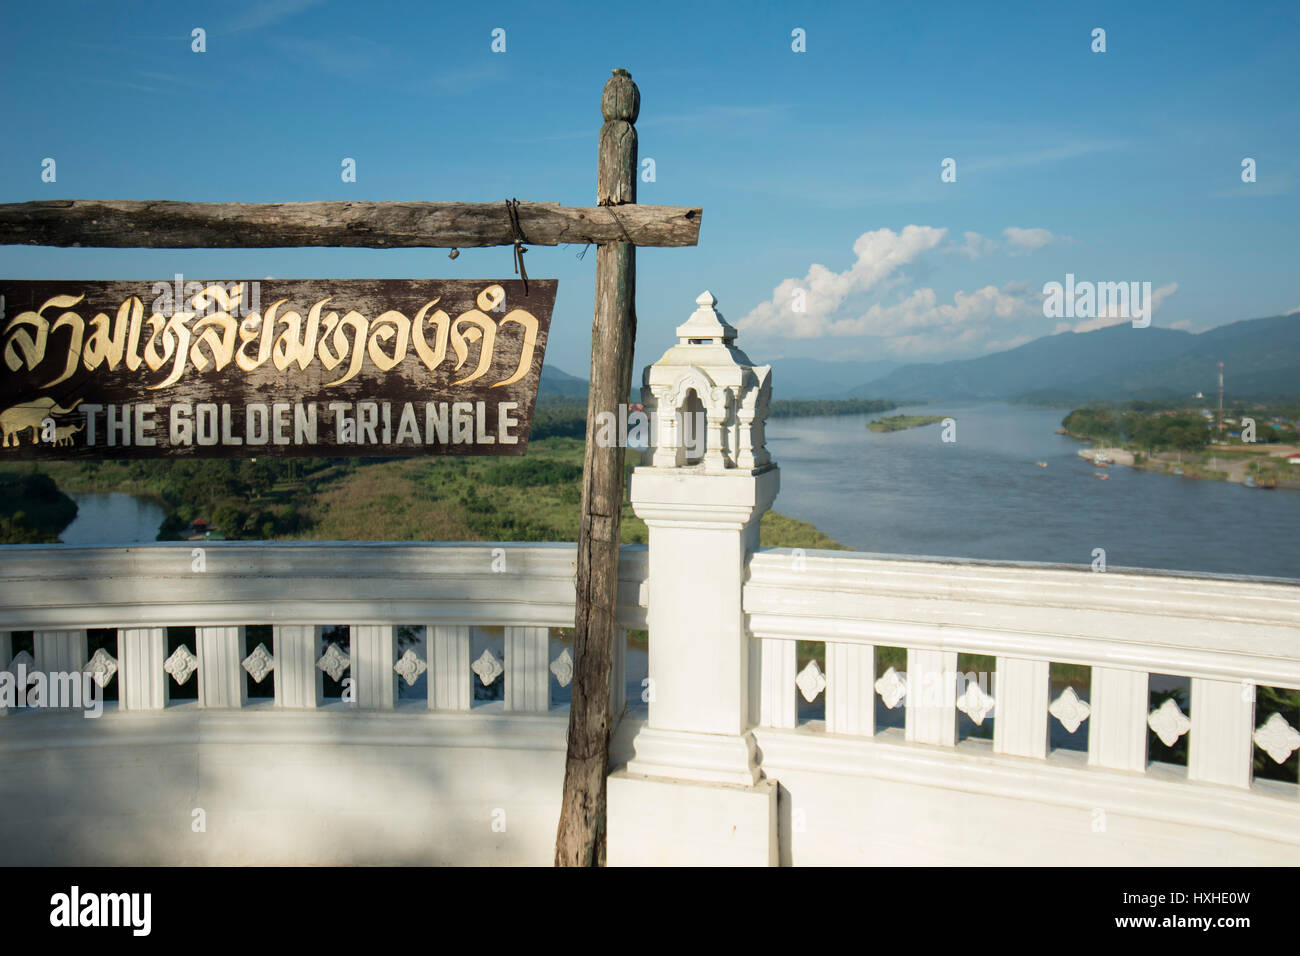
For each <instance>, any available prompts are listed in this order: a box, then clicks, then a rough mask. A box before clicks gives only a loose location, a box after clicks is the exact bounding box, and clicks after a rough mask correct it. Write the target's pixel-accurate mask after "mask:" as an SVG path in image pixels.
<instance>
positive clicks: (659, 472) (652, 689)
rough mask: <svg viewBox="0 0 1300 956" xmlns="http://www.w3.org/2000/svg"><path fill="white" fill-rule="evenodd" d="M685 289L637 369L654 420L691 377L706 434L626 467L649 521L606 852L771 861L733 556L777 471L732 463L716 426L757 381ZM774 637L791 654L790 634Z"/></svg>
mask: <svg viewBox="0 0 1300 956" xmlns="http://www.w3.org/2000/svg"><path fill="white" fill-rule="evenodd" d="M695 303H696V305H697V306H698V308H696V310H695V312H694V313H692V315H691V316H690V318H689V319H688V320H687V321H686V322H685V323H684V324H683V325H681V326H678V328H677V339H678V342H677V345H676V346H674V347H672V348H670V349H669V350H668V351H667V352H666V353H665V354H664V356H663V357H662V358H661V359H660V360H659V361H658V362H656V363H655V364H653V365H651V366H650V367H649V368H647V369H646V370H645V374H644V376H643V377H642V384H643V386H644V387H643V388H642V390H641V394H642V397H643V399H644V400H645V401H646V403H647V406H648V408H647V411H648V412H650V413H651V414H652V415H654V416H657V417H658V419H659V421H660V423H661V425H662V424H663V423H664V419H665V418H667V417H668V416H669V414H670V413H672V412H677V411H682V410H684V409H683V408H682V405H683V404H684V403H685V402H684V400H685V396H687V395H689V394H690V392H691V391H694V392H695V393H696V394H697V395H698V396H699V397H700V400H701V401H702V402H703V403H704V405H705V408H706V409H707V410H708V412H709V421H708V447H707V448H706V449H705V455H704V458H703V460H702V461H701V462H699V463H698V464H696V465H693V466H692V465H686V463H685V460H684V459H683V458H682V457H681V456H680V455H679V454H678V453H677V451H678V448H679V446H680V441H679V436H677V435H675V434H672V435H663V434H661V435H660V436H659V437H658V438H657V439H656V442H655V454H654V455H652V456H651V461H652V463H653V464H652V466H650V467H641V468H637V469H635V470H634V471H633V472H632V479H631V489H630V491H631V495H630V497H631V501H632V509H633V510H634V511H635V512H636V514H637V516H638V517H640V518H642V519H643V520H644V521H645V523H646V525H647V526H648V527H649V529H650V543H649V572H650V573H649V581H648V590H649V595H648V601H647V605H648V612H647V621H648V624H649V629H650V650H649V674H648V676H649V684H648V687H647V688H646V689H647V691H648V695H647V697H648V703H649V716H648V719H647V722H646V725H645V726H643V727H642V728H641V729H640V731H639V732H638V733H637V735H636V738H635V739H634V740H633V749H634V753H635V756H633V758H632V759H631V760H629V761H628V764H627V768H626V770H623V771H620V772H618V773H615V774H612V775H611V776H610V778H609V782H608V804H607V810H608V842H607V850H606V860H607V862H608V863H609V864H610V865H629V864H631V865H637V864H642V865H644V864H657V863H673V864H677V865H682V864H687V865H689V864H691V863H707V864H708V865H712V866H717V865H724V864H750V865H773V864H775V863H776V862H777V856H778V846H777V825H776V812H777V803H776V786H775V784H774V783H773V782H772V781H769V780H764V779H762V771H761V770H760V769H759V767H758V762H757V759H756V745H755V741H754V735H753V733H752V729H753V720H754V718H755V717H757V716H758V715H757V714H755V713H754V711H755V709H756V708H755V707H754V704H755V703H756V702H757V700H758V698H760V696H761V695H760V694H759V692H758V688H757V687H756V686H755V684H756V682H758V681H759V680H766V679H767V676H766V675H763V676H762V677H760V676H759V675H758V674H756V673H755V671H756V670H757V669H758V668H757V661H756V659H757V658H758V657H759V656H760V654H761V651H760V649H759V648H760V642H759V641H757V640H754V638H753V637H752V636H751V635H750V633H749V630H748V628H747V626H746V623H745V616H744V612H743V609H742V605H743V592H744V583H745V566H746V563H747V562H748V559H749V556H750V555H751V554H752V553H753V552H754V550H755V549H756V548H757V547H758V527H759V521H760V519H761V518H762V516H763V512H764V511H766V510H767V509H768V507H769V506H770V505H771V504H772V501H773V500H774V499H775V498H776V493H777V489H778V488H779V487H780V473H779V472H778V470H777V469H776V467H775V466H774V465H770V466H767V467H765V468H757V469H756V468H740V467H737V464H736V461H735V459H734V454H735V448H733V447H732V445H731V442H730V441H728V442H726V443H725V444H724V440H723V434H724V431H725V429H726V428H727V427H728V425H729V422H730V419H731V415H732V408H733V407H734V404H736V403H738V404H742V405H743V403H744V402H745V401H746V399H747V398H748V397H749V392H750V391H751V390H753V389H760V390H767V389H769V388H770V384H769V379H768V378H767V376H766V374H763V375H759V374H758V373H757V372H756V370H755V369H754V368H753V367H752V366H751V365H749V364H748V359H747V358H746V357H745V354H744V353H743V352H741V351H739V350H738V349H736V348H735V347H734V346H733V345H732V343H733V342H734V341H735V338H736V330H735V329H734V328H733V327H732V326H730V325H729V324H727V322H726V321H725V320H724V319H723V317H722V315H721V314H720V313H718V311H717V310H716V309H715V308H714V306H715V305H716V304H717V299H715V298H714V297H713V296H712V295H711V294H710V293H708V292H705V293H703V294H701V295H700V296H699V297H698V298H697V299H696V300H695ZM737 427H738V428H740V427H742V426H741V425H739V424H738V425H737ZM749 427H750V428H751V429H752V428H753V427H755V426H754V425H753V424H750V425H749ZM674 439H678V440H674ZM743 441H744V439H738V440H737V442H736V447H739V446H740V445H741V444H742V443H743ZM786 650H788V652H789V654H790V655H792V654H793V644H791V645H790V646H789V648H787V649H786ZM776 656H782V655H781V654H777V655H776ZM788 677H789V684H790V686H789V688H788V691H789V693H790V694H793V693H794V675H793V673H789V674H788ZM791 699H793V698H791Z"/></svg>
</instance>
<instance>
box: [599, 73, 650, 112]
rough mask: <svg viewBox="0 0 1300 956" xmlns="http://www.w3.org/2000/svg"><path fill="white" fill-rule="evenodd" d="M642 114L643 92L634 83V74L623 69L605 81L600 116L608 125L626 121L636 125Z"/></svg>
mask: <svg viewBox="0 0 1300 956" xmlns="http://www.w3.org/2000/svg"><path fill="white" fill-rule="evenodd" d="M640 113H641V91H640V90H639V89H637V85H636V84H635V83H633V82H632V74H631V73H629V72H628V71H627V70H624V69H622V68H621V67H620V68H619V69H617V70H614V71H613V75H611V76H610V78H609V79H608V80H606V81H605V89H604V90H603V91H601V94H600V115H601V116H603V117H604V118H605V122H606V123H612V122H614V121H615V120H625V121H627V122H629V123H635V122H636V118H637V116H639V115H640Z"/></svg>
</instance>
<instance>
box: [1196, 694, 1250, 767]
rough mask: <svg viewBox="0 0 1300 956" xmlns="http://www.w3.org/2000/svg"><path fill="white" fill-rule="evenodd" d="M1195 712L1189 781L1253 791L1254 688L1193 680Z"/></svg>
mask: <svg viewBox="0 0 1300 956" xmlns="http://www.w3.org/2000/svg"><path fill="white" fill-rule="evenodd" d="M1191 709H1192V715H1191V720H1192V737H1191V742H1190V743H1189V744H1188V752H1187V777H1188V779H1190V780H1203V781H1205V782H1206V783H1221V784H1225V785H1227V786H1229V787H1243V788H1249V787H1250V764H1251V758H1252V757H1253V756H1254V746H1253V740H1252V731H1253V730H1254V724H1255V688H1254V685H1252V684H1246V683H1244V682H1242V681H1239V680H1210V679H1208V678H1204V677H1193V678H1192V707H1191Z"/></svg>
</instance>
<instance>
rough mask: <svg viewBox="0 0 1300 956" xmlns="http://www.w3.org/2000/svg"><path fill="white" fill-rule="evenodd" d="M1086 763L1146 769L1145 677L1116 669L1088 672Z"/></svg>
mask: <svg viewBox="0 0 1300 956" xmlns="http://www.w3.org/2000/svg"><path fill="white" fill-rule="evenodd" d="M1090 696H1091V698H1092V699H1091V700H1090V701H1089V704H1090V706H1091V707H1092V716H1091V717H1089V718H1088V763H1089V764H1091V765H1092V766H1094V767H1109V768H1111V769H1112V770H1132V771H1135V772H1137V773H1143V772H1145V771H1146V768H1147V713H1148V709H1149V707H1150V703H1149V702H1150V698H1149V696H1148V681H1147V675H1146V673H1145V672H1143V671H1130V670H1123V669H1121V668H1117V667H1094V668H1093V669H1092V693H1091V694H1090Z"/></svg>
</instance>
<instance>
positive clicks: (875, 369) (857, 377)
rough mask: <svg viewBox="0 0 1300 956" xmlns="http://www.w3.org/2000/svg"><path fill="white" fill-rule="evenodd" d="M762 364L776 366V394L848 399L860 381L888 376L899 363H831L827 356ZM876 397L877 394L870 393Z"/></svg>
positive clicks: (774, 368)
mask: <svg viewBox="0 0 1300 956" xmlns="http://www.w3.org/2000/svg"><path fill="white" fill-rule="evenodd" d="M751 357H752V358H753V359H754V361H756V362H759V364H760V365H761V364H770V365H771V366H772V388H773V390H774V391H773V397H779V398H783V399H784V398H844V397H845V395H846V394H847V393H848V392H849V390H850V389H852V388H853V386H854V385H855V384H856V383H858V382H864V381H868V380H870V379H872V378H876V377H878V376H881V375H887V374H888V373H890V372H892V371H893V370H894V369H896V368H898V366H899V363H898V362H884V361H882V362H827V361H825V360H823V359H810V358H784V359H773V360H772V361H771V362H770V363H764V362H763V361H761V360H760V359H758V358H757V357H756V356H751ZM870 397H872V398H875V397H876V396H874V395H873V396H870Z"/></svg>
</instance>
